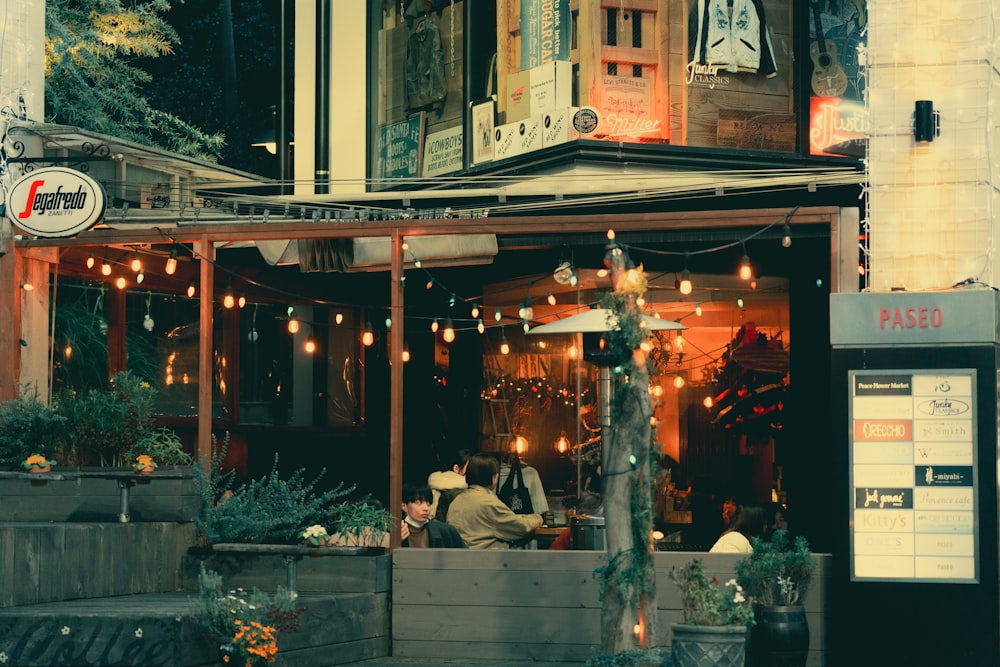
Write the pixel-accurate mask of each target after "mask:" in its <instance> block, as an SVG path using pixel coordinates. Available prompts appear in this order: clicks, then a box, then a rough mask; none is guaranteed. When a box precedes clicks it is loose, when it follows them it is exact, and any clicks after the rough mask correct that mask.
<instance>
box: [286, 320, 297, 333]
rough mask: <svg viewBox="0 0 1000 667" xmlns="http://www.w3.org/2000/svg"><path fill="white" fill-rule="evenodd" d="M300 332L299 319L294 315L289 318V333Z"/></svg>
mask: <svg viewBox="0 0 1000 667" xmlns="http://www.w3.org/2000/svg"><path fill="white" fill-rule="evenodd" d="M298 332H299V321H298V320H297V319H295V318H294V317H293V318H292V319H290V320H288V333H290V334H296V333H298Z"/></svg>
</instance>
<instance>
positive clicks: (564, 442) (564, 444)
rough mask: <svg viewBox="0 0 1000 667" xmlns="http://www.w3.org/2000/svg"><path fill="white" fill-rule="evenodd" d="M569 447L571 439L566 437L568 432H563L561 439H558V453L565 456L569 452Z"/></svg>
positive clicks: (560, 435)
mask: <svg viewBox="0 0 1000 667" xmlns="http://www.w3.org/2000/svg"><path fill="white" fill-rule="evenodd" d="M569 447H570V443H569V438H567V437H566V431H563V432H562V433H560V434H559V437H558V438H556V451H557V452H559V453H560V454H565V453H566V452H568V451H569Z"/></svg>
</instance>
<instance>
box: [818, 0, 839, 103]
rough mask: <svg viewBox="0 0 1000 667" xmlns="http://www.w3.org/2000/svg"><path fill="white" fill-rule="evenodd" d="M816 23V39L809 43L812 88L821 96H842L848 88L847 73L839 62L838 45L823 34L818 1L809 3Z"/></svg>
mask: <svg viewBox="0 0 1000 667" xmlns="http://www.w3.org/2000/svg"><path fill="white" fill-rule="evenodd" d="M809 4H810V7H811V9H812V15H813V21H815V23H816V41H814V42H813V43H812V44H810V45H809V57H810V58H812V61H813V73H812V89H813V92H814V93H815V94H816V95H818V96H819V97H840V96H841V95H843V94H844V91H846V90H847V75H846V74H844V70H843V68H841V66H840V63H839V62H837V47H836V46H835V45H834V43H833V42H831V41H830V40H828V39H826V38H825V37H824V35H823V22H822V21H820V19H819V10H818V9H817V7H816V4H817V3H816V2H811V3H809Z"/></svg>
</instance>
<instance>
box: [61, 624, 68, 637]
mask: <svg viewBox="0 0 1000 667" xmlns="http://www.w3.org/2000/svg"><path fill="white" fill-rule="evenodd" d="M59 632H61V633H62V634H64V635H68V634H69V626H68V625H64V626H62V628H60V629H59Z"/></svg>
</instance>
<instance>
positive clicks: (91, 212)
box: [7, 167, 107, 237]
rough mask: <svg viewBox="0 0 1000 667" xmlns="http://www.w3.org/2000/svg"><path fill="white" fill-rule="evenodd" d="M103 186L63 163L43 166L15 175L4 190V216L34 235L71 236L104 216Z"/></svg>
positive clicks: (104, 197) (105, 200) (105, 203)
mask: <svg viewBox="0 0 1000 667" xmlns="http://www.w3.org/2000/svg"><path fill="white" fill-rule="evenodd" d="M106 205H107V197H106V196H105V194H104V188H103V187H101V184H100V183H98V182H97V181H95V180H94V179H93V178H91V177H90V176H87V175H86V174H83V173H81V172H79V171H75V170H73V169H67V168H65V167H45V168H43V169H38V170H36V171H33V172H30V173H27V174H25V175H24V176H22V177H21V178H19V179H17V181H15V182H14V185H13V186H11V188H10V190H8V192H7V217H8V218H9V219H10V221H11V222H12V223H14V224H15V225H17V226H18V227H19V228H21V229H23V230H24V231H26V232H28V233H30V234H34V235H35V236H48V237H64V236H73V235H74V234H77V233H79V232H82V231H86V230H88V229H90V228H91V227H93V226H94V225H95V224H97V222H98V221H99V220H100V219H101V218H102V217H104V209H105V207H106Z"/></svg>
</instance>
